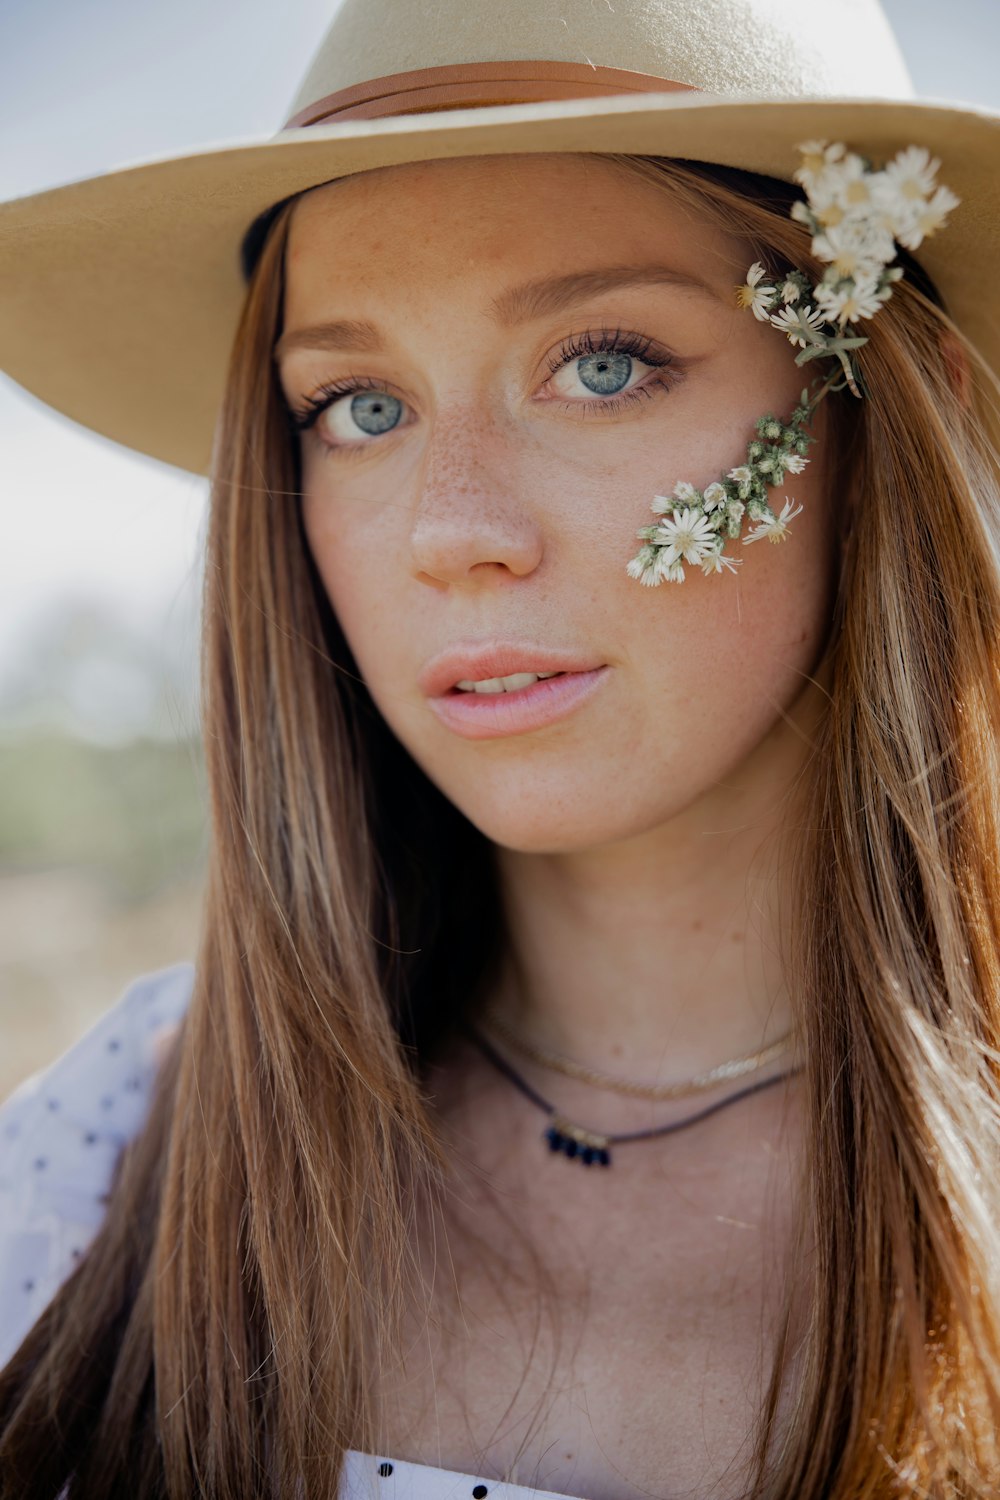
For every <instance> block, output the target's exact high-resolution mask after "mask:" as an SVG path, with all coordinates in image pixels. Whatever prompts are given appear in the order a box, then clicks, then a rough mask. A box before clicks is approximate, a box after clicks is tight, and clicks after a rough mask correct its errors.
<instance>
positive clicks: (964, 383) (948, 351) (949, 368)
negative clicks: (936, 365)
mask: <svg viewBox="0 0 1000 1500" xmlns="http://www.w3.org/2000/svg"><path fill="white" fill-rule="evenodd" d="M940 337H941V357H942V359H943V360H944V367H945V371H946V373H947V376H948V383H949V385H950V386H951V388H952V390H953V391H954V392H955V395H956V396H957V397H958V399H959V401H960V402H961V403H962V405H963V406H964V407H965V408H966V410H968V408H969V407H970V406H971V405H972V371H971V370H970V369H969V358H968V355H967V354H966V352H965V349H964V348H963V346H962V344H961V342H960V341H959V339H958V338H956V336H955V334H954V333H952V331H951V329H950V328H944V329H942V331H941V335H940Z"/></svg>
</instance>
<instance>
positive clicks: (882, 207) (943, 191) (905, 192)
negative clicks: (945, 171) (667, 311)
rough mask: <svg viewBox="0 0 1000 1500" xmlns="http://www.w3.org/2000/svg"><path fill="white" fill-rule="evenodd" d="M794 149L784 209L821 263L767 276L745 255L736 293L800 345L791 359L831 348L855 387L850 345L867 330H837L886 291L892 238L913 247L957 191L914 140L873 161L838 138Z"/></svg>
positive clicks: (869, 312)
mask: <svg viewBox="0 0 1000 1500" xmlns="http://www.w3.org/2000/svg"><path fill="white" fill-rule="evenodd" d="M799 152H800V154H801V156H802V165H801V166H800V167H799V169H798V171H797V172H795V173H794V177H795V180H796V182H799V183H801V184H802V186H803V188H804V190H805V195H806V201H804V202H803V201H799V202H797V203H794V204H793V205H792V209H791V215H792V218H793V219H797V220H798V221H799V222H800V223H802V224H805V225H806V227H807V228H808V229H809V231H810V233H811V235H812V252H813V254H814V255H815V257H816V259H817V260H819V261H822V262H823V263H824V265H825V266H826V269H825V271H824V272H823V275H822V277H821V279H820V280H819V281H818V282H817V283H816V284H815V285H813V284H812V282H811V279H810V278H809V277H807V276H805V275H804V274H803V273H802V272H801V271H793V272H792V273H791V274H790V275H789V276H786V277H784V278H782V281H781V284H780V285H778V284H775V285H770V284H767V283H765V281H764V277H765V275H766V273H765V270H764V267H763V266H762V265H761V264H760V262H759V261H755V262H754V264H753V265H752V266H751V267H750V270H749V271H748V272H747V279H746V281H745V282H744V284H743V285H742V286H741V287H738V288H737V292H736V300H737V302H738V304H739V306H740V307H746V308H749V309H750V311H751V312H752V313H753V315H754V317H755V318H758V319H759V320H760V321H761V322H768V323H771V324H772V325H773V326H774V327H775V328H779V329H780V330H781V332H782V333H784V334H785V335H786V336H787V337H788V339H789V341H790V343H792V344H793V345H795V346H796V347H798V348H799V349H800V350H801V351H802V352H801V353H800V354H798V355H797V356H796V364H800V365H801V364H805V362H806V361H807V360H810V359H821V358H825V357H827V356H836V357H837V358H838V359H839V361H840V365H841V369H842V370H843V372H844V379H845V381H846V383H847V385H848V386H849V387H850V389H851V390H852V391H853V393H854V394H855V395H856V396H860V395H861V391H860V389H859V388H858V381H857V371H856V370H855V368H854V364H853V360H852V357H851V351H852V350H854V349H857V348H859V347H860V346H861V345H862V344H864V343H866V342H867V340H866V339H864V338H845V337H844V336H843V335H844V329H845V326H846V325H847V324H848V323H857V322H859V321H860V320H861V319H862V318H873V317H874V316H875V314H876V313H877V312H878V310H879V308H880V307H881V306H882V304H883V303H884V302H886V301H888V299H889V298H890V297H891V296H892V284H893V282H894V281H898V280H899V278H900V277H901V276H902V274H903V271H902V267H900V266H893V265H891V264H890V262H891V261H893V260H895V258H896V253H897V251H896V244H897V241H898V243H899V244H900V245H905V247H906V248H907V249H908V250H916V249H917V248H918V247H919V246H920V245H921V244H922V243H923V241H924V240H925V239H927V238H929V236H930V235H932V234H934V233H936V231H937V230H938V229H941V228H942V227H943V226H944V224H945V223H946V222H947V215H948V214H949V213H950V212H951V210H952V209H953V208H957V206H958V199H957V198H956V197H955V194H954V193H953V192H951V190H950V189H949V188H946V187H943V186H941V187H938V186H936V185H935V182H934V175H935V173H936V172H937V169H938V167H939V166H940V162H938V161H935V160H932V158H931V156H930V153H929V152H928V151H927V150H926V149H925V148H924V147H922V146H908V147H907V148H906V149H905V150H904V151H900V152H898V153H897V154H896V156H894V157H893V159H892V161H890V162H888V163H887V164H886V166H884V167H882V169H881V170H880V171H874V170H873V169H872V167H871V164H870V162H868V161H866V160H865V158H864V157H863V156H858V155H857V154H856V153H855V152H853V151H848V150H847V149H846V147H845V146H844V145H843V144H842V143H841V142H839V141H837V142H834V143H833V145H828V144H827V143H826V141H807V142H805V143H804V144H803V145H801V146H800V147H799Z"/></svg>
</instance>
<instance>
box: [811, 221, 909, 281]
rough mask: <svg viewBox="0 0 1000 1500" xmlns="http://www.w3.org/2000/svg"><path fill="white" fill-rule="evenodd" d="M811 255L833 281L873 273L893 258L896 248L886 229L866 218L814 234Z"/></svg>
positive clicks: (835, 225)
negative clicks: (824, 262)
mask: <svg viewBox="0 0 1000 1500" xmlns="http://www.w3.org/2000/svg"><path fill="white" fill-rule="evenodd" d="M812 249H813V254H814V255H815V257H816V259H817V260H823V261H826V262H827V263H828V265H829V266H830V272H828V273H827V274H828V275H830V274H832V275H833V276H834V277H835V278H837V279H840V280H842V279H844V278H846V277H848V276H864V275H868V274H871V273H872V272H875V273H876V274H877V273H878V271H880V270H881V268H882V267H883V266H884V265H888V263H889V261H891V260H894V259H895V256H896V246H895V242H894V241H893V237H892V235H891V234H890V233H889V231H888V230H887V229H882V228H880V227H879V225H878V224H876V223H874V222H872V221H871V219H866V220H865V221H864V222H862V221H860V220H856V219H845V221H844V222H843V223H842V224H834V225H831V226H830V228H829V229H826V230H824V231H823V233H822V234H817V235H815V236H814V238H813V242H812Z"/></svg>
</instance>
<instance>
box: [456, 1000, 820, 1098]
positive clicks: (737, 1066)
mask: <svg viewBox="0 0 1000 1500" xmlns="http://www.w3.org/2000/svg"><path fill="white" fill-rule="evenodd" d="M484 1021H485V1029H486V1030H488V1031H493V1032H495V1033H498V1034H499V1035H500V1036H502V1037H503V1038H504V1040H505V1041H507V1042H509V1043H510V1045H511V1046H512V1047H514V1048H515V1049H516V1050H517V1051H518V1052H521V1053H523V1055H524V1056H525V1057H530V1058H532V1060H533V1061H534V1062H537V1063H541V1064H542V1066H543V1067H546V1068H551V1069H553V1070H554V1071H555V1072H557V1073H564V1074H565V1075H566V1076H567V1077H569V1078H577V1079H579V1080H580V1081H581V1082H583V1083H592V1084H593V1085H594V1086H595V1088H599V1089H609V1090H611V1091H612V1092H613V1093H616V1094H629V1095H631V1096H632V1097H633V1098H639V1099H686V1098H689V1097H690V1096H691V1095H692V1094H703V1093H705V1092H706V1091H707V1090H708V1089H711V1088H714V1086H715V1085H716V1084H717V1083H722V1082H724V1081H725V1080H726V1079H729V1078H744V1077H745V1076H746V1075H747V1074H748V1073H756V1072H758V1071H759V1070H760V1069H761V1068H763V1067H766V1066H767V1064H768V1063H769V1062H772V1061H773V1060H774V1058H776V1057H778V1056H780V1054H781V1053H782V1052H783V1051H784V1049H785V1048H786V1047H787V1046H788V1043H789V1042H790V1041H791V1039H792V1036H793V1035H794V1033H793V1032H792V1031H786V1032H785V1035H784V1036H780V1037H778V1039H777V1041H774V1042H769V1043H768V1045H767V1046H766V1047H761V1048H760V1050H759V1051H757V1052H748V1053H745V1054H744V1055H743V1056H742V1057H734V1058H731V1059H730V1060H729V1062H724V1063H719V1064H718V1065H717V1066H716V1067H714V1068H710V1069H709V1070H708V1072H707V1073H698V1074H696V1076H695V1077H694V1078H689V1079H687V1080H686V1081H685V1082H684V1083H634V1082H632V1081H631V1080H629V1079H625V1078H616V1077H614V1075H613V1074H611V1073H601V1072H599V1071H598V1070H597V1069H596V1068H588V1067H585V1066H584V1064H583V1063H578V1062H574V1060H573V1059H572V1058H570V1057H561V1056H560V1055H559V1054H558V1053H555V1052H547V1051H545V1050H544V1049H543V1048H541V1047H536V1046H534V1045H533V1044H532V1043H531V1042H529V1041H527V1040H526V1039H525V1038H524V1037H522V1036H519V1035H518V1033H517V1032H516V1031H514V1029H513V1028H512V1027H511V1026H509V1025H508V1024H507V1022H506V1021H502V1020H501V1019H500V1017H499V1016H497V1015H493V1014H492V1013H490V1012H487V1013H486V1015H485V1017H482V1018H481V1019H480V1025H482V1024H483V1022H484Z"/></svg>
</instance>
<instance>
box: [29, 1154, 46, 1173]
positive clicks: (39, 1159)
mask: <svg viewBox="0 0 1000 1500" xmlns="http://www.w3.org/2000/svg"><path fill="white" fill-rule="evenodd" d="M48 1164H49V1162H48V1157H46V1156H36V1157H35V1159H34V1161H33V1162H32V1163H31V1165H32V1166H33V1167H34V1168H35V1170H36V1172H40V1171H41V1170H42V1168H43V1167H47V1166H48Z"/></svg>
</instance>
